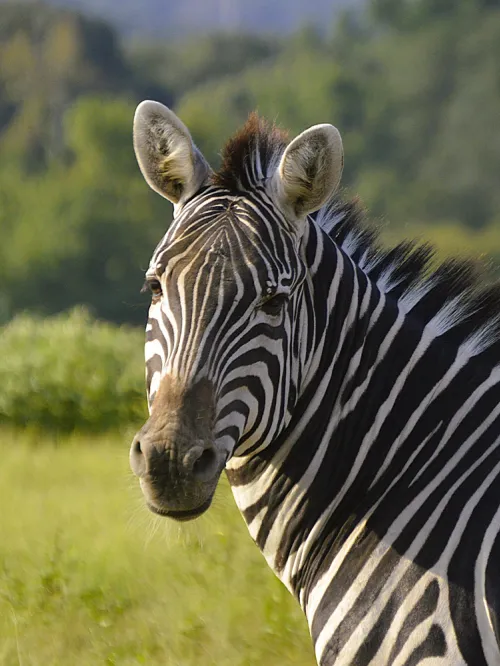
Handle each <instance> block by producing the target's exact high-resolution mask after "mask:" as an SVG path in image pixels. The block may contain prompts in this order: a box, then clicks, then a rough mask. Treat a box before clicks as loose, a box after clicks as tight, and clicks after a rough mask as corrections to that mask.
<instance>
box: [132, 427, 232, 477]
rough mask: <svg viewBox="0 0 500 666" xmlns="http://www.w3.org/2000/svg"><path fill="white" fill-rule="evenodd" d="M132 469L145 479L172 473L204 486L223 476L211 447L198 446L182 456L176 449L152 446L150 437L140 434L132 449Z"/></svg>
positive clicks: (207, 445)
mask: <svg viewBox="0 0 500 666" xmlns="http://www.w3.org/2000/svg"><path fill="white" fill-rule="evenodd" d="M183 448H185V447H183ZM130 466H131V468H132V471H133V472H134V474H135V475H136V476H138V477H141V478H142V477H144V476H145V475H146V474H150V475H152V476H156V475H158V474H159V475H164V474H166V473H168V474H169V475H172V474H179V475H182V476H183V477H191V478H193V480H194V481H201V482H203V481H210V480H211V479H212V478H213V477H214V476H215V475H216V474H217V473H218V472H219V459H218V456H217V452H216V450H215V446H214V445H213V444H211V443H203V444H196V445H194V446H192V447H190V448H188V450H187V451H186V452H185V453H182V454H181V453H180V452H179V451H178V450H176V447H175V446H168V445H165V444H163V443H155V442H150V441H149V438H148V437H147V435H145V434H144V433H143V432H141V431H139V432H138V433H137V435H136V436H135V437H134V440H133V442H132V446H131V449H130Z"/></svg>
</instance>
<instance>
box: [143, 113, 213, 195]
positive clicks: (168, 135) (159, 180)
mask: <svg viewBox="0 0 500 666" xmlns="http://www.w3.org/2000/svg"><path fill="white" fill-rule="evenodd" d="M134 149H135V154H136V157H137V161H138V162H139V166H140V168H141V171H142V175H143V176H144V178H145V179H146V182H147V183H148V185H149V186H150V187H151V188H152V189H153V190H155V192H158V194H161V195H162V196H163V197H165V198H166V199H168V200H169V201H171V202H172V203H173V204H178V203H179V202H180V201H181V200H183V199H187V198H188V197H190V196H191V195H193V194H195V192H197V191H198V190H199V189H200V187H202V186H203V185H204V184H205V183H206V181H207V180H208V177H209V175H210V173H211V169H210V167H209V165H208V163H207V162H206V160H205V158H204V157H203V155H202V154H201V153H200V151H199V150H198V148H196V146H195V145H194V143H193V140H192V138H191V135H190V133H189V131H188V129H187V127H186V126H185V125H184V123H183V122H181V121H180V120H179V118H178V117H177V116H176V115H175V113H174V112H173V111H171V110H170V109H168V108H167V107H166V106H163V104H160V103H159V102H151V101H145V102H141V104H139V106H138V107H137V110H136V112H135V116H134Z"/></svg>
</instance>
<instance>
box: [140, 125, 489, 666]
mask: <svg viewBox="0 0 500 666" xmlns="http://www.w3.org/2000/svg"><path fill="white" fill-rule="evenodd" d="M242 136H243V138H242ZM242 136H240V139H239V141H240V146H239V149H240V153H239V154H240V155H241V159H240V162H239V163H238V160H237V158H235V157H234V152H235V147H234V145H232V147H231V149H232V152H230V155H229V158H227V159H226V162H225V166H223V167H222V170H221V172H219V174H215V175H212V176H210V178H208V180H206V181H205V182H204V183H203V184H202V186H201V188H198V189H197V190H196V191H195V192H194V193H192V194H191V196H190V197H189V199H187V200H186V201H185V202H184V203H182V204H181V205H178V206H177V210H176V217H175V220H174V223H173V225H172V227H171V228H170V229H169V230H168V232H167V234H166V236H165V237H164V239H163V240H162V241H161V243H160V244H159V246H158V247H157V249H156V251H155V253H154V255H153V258H152V261H151V265H150V268H149V270H148V274H147V277H148V279H149V280H151V279H155V280H158V281H160V282H161V286H162V290H163V293H162V295H161V296H159V297H156V298H154V299H153V303H152V305H151V309H150V314H149V321H148V325H147V342H146V363H147V375H148V391H149V398H150V401H151V402H152V401H153V400H154V395H155V392H156V391H157V388H158V386H159V384H160V381H161V379H162V377H164V376H165V375H167V374H168V375H171V376H177V377H180V378H182V379H183V380H185V381H186V382H189V381H195V380H196V379H199V378H202V377H206V378H209V379H210V380H211V381H212V382H213V384H214V386H215V391H216V396H217V419H216V440H217V442H218V443H219V445H220V446H221V447H222V448H224V449H225V450H226V451H227V453H228V455H230V458H229V460H228V462H227V465H226V469H227V474H228V477H229V480H230V483H231V486H232V489H233V493H234V497H235V500H236V503H237V505H238V507H239V509H240V510H241V512H242V514H243V516H244V518H245V521H246V522H247V524H248V528H249V531H250V534H251V535H252V537H253V539H254V540H255V542H256V543H257V544H258V546H259V548H260V549H261V550H262V552H263V554H264V556H265V557H266V559H267V561H268V563H269V565H270V566H271V567H272V568H273V570H274V571H275V572H276V573H277V575H278V576H279V577H280V578H281V580H282V581H283V582H284V583H285V585H286V586H287V587H288V588H289V589H290V591H291V592H292V593H293V594H294V595H295V596H296V597H297V599H298V600H299V602H300V604H301V606H302V608H303V609H304V611H305V614H306V616H307V619H308V622H309V626H310V630H311V634H312V638H313V641H314V644H315V650H316V656H317V660H318V663H319V664H321V665H322V666H333V665H336V666H337V665H339V666H340V665H341V666H368V665H370V666H389V665H391V666H413V665H417V664H426V665H427V664H429V665H431V664H432V665H436V666H437V665H438V664H443V665H447V666H460V665H461V664H464V665H465V664H467V665H468V666H486V665H488V666H498V664H500V647H499V625H498V623H499V618H500V612H499V605H500V565H499V562H500V537H499V532H500V441H499V437H500V386H499V382H500V366H499V360H500V336H499V334H498V328H499V316H498V315H499V311H500V310H499V290H498V288H497V287H487V288H482V289H481V288H480V287H478V278H477V277H476V276H475V272H474V270H475V269H474V268H473V267H472V266H471V265H469V264H465V263H463V262H457V261H449V262H446V263H444V264H442V265H441V266H439V267H437V268H436V269H431V266H432V264H431V258H432V253H431V251H430V249H429V248H427V247H420V246H414V245H412V244H411V243H404V244H402V245H400V246H398V247H397V248H395V249H393V250H390V251H385V250H382V249H380V248H379V247H378V246H377V242H376V239H375V234H374V232H373V230H370V229H367V228H366V227H365V226H364V223H363V222H362V221H360V215H359V214H358V212H357V211H356V209H355V207H354V206H352V205H346V204H342V203H341V202H340V201H339V200H337V199H334V200H333V201H332V202H331V203H328V204H326V205H324V206H323V207H322V208H321V209H320V210H319V212H318V213H317V214H315V216H314V218H313V217H311V216H310V215H309V216H307V217H306V218H305V221H304V224H303V227H302V228H301V229H300V232H299V231H298V230H297V226H296V225H295V224H294V223H291V222H290V218H289V217H288V216H287V215H286V212H284V211H285V209H284V208H283V207H280V206H279V205H277V198H276V196H275V194H274V193H273V192H274V190H273V189H272V188H271V187H270V183H271V182H272V178H273V174H274V173H275V172H276V169H277V165H278V164H280V160H282V158H283V154H284V151H285V145H286V144H285V143H283V142H282V141H279V140H278V139H277V138H276V136H275V135H272V130H267V129H265V128H264V127H263V126H262V124H259V125H258V126H257V127H255V123H254V125H253V126H251V127H250V128H247V130H246V134H245V133H243V135H242ZM244 141H246V145H245V146H244V150H243V149H241V144H242V143H244ZM231 156H232V157H231ZM266 304H267V305H266ZM235 565H236V566H237V563H236V564H235ZM241 566H244V563H242V564H241Z"/></svg>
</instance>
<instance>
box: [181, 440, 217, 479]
mask: <svg viewBox="0 0 500 666" xmlns="http://www.w3.org/2000/svg"><path fill="white" fill-rule="evenodd" d="M185 464H186V467H190V468H191V472H192V474H193V476H194V477H195V479H196V480H197V481H209V480H210V479H211V478H212V477H213V476H214V474H215V473H216V471H217V455H216V453H215V449H213V448H211V447H210V448H202V447H201V446H197V447H195V448H194V449H192V450H191V451H190V453H188V455H187V456H186V458H185Z"/></svg>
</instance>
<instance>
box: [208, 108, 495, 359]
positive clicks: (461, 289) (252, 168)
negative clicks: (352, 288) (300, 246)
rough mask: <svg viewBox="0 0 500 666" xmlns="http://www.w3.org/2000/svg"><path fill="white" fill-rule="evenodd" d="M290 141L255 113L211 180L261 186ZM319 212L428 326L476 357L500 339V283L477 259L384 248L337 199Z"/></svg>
mask: <svg viewBox="0 0 500 666" xmlns="http://www.w3.org/2000/svg"><path fill="white" fill-rule="evenodd" d="M287 143H288V138H287V134H286V133H285V132H283V131H282V130H280V129H278V128H277V127H276V126H274V125H270V124H268V123H267V122H266V121H265V120H263V119H262V118H260V117H259V116H258V115H257V114H256V113H252V114H251V115H250V116H249V118H248V120H247V122H246V123H245V125H244V126H243V127H242V129H241V130H240V131H239V132H238V133H237V134H236V135H235V136H234V137H233V138H231V139H230V140H229V141H228V142H227V144H226V146H225V147H224V149H223V152H222V164H221V167H220V168H219V170H218V171H217V172H216V173H215V174H214V175H213V176H212V182H213V183H214V184H215V185H218V186H220V187H224V188H226V189H230V190H239V189H251V188H254V187H256V186H257V185H258V184H261V183H262V181H263V180H265V179H266V178H268V177H270V176H271V175H272V173H273V172H274V170H275V169H276V168H277V166H278V164H279V161H280V159H281V156H282V154H283V151H284V150H285V148H286V145H287ZM314 217H315V219H316V223H317V224H318V225H319V226H320V227H321V228H322V229H323V230H324V231H325V232H326V233H327V234H328V235H329V237H330V238H331V239H332V240H333V241H334V242H335V243H336V244H337V246H338V247H340V248H341V249H342V250H343V251H344V252H345V253H346V254H347V255H348V256H350V257H351V259H352V260H353V261H354V263H355V264H357V265H358V266H359V268H360V269H361V270H363V272H364V273H365V274H366V275H367V276H368V277H369V278H370V279H371V280H372V281H373V282H375V283H376V284H377V285H378V287H379V288H380V289H381V291H383V292H384V293H385V294H387V295H389V296H390V297H391V298H393V299H395V300H396V301H397V302H398V305H399V307H400V308H401V309H402V310H403V311H404V312H411V313H412V315H414V316H416V317H418V318H419V320H420V321H421V322H422V323H423V324H424V325H425V324H427V323H429V322H431V320H433V319H434V324H435V335H436V336H439V335H443V334H445V333H446V335H447V338H453V340H454V341H455V343H456V344H457V345H458V346H460V345H462V344H464V343H466V351H467V353H468V354H469V355H474V354H478V353H481V352H482V351H483V350H485V349H487V348H491V347H492V346H493V345H495V344H496V343H500V283H495V284H488V280H487V275H486V271H485V270H484V267H483V266H481V265H480V264H479V263H478V262H475V261H472V260H467V259H457V258H452V259H447V260H445V261H443V262H441V263H440V264H438V263H436V260H435V250H434V248H433V247H432V245H430V244H428V243H419V242H416V241H413V240H405V241H403V242H401V243H399V244H398V245H396V246H395V247H393V248H389V249H387V248H384V247H383V246H382V244H381V242H380V239H379V232H378V229H377V228H376V226H375V225H368V223H367V221H366V219H365V215H364V214H363V212H362V211H361V209H360V206H359V205H358V204H357V203H356V202H344V201H341V200H340V199H339V198H338V197H335V198H334V199H333V200H332V201H331V202H330V203H328V204H327V205H326V206H324V207H323V208H322V209H321V210H319V211H318V212H317V213H316V214H315V216H314ZM495 351H496V350H495ZM498 351H499V352H500V349H499V350H498ZM499 361H500V359H499Z"/></svg>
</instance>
